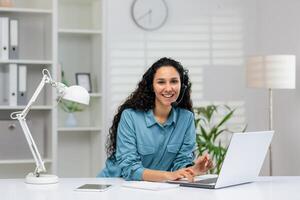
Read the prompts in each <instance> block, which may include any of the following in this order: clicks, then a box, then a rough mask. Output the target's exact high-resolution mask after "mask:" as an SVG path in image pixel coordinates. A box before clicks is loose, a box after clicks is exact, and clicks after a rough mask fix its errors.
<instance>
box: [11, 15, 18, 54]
mask: <svg viewBox="0 0 300 200" xmlns="http://www.w3.org/2000/svg"><path fill="white" fill-rule="evenodd" d="M18 35H19V33H18V20H15V19H12V20H10V22H9V41H10V43H9V58H10V59H17V58H18V52H19V47H18Z"/></svg>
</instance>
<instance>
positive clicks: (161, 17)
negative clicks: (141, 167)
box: [131, 0, 168, 31]
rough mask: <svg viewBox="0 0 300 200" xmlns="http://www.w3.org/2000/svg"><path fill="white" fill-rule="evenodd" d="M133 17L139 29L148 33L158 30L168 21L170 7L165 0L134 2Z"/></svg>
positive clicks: (139, 0)
mask: <svg viewBox="0 0 300 200" xmlns="http://www.w3.org/2000/svg"><path fill="white" fill-rule="evenodd" d="M131 16H132V19H133V21H134V23H135V24H136V25H137V26H138V27H139V28H142V29H143V30H147V31H153V30H157V29H159V28H161V27H162V26H163V25H164V24H165V23H166V21H167V18H168V6H167V3H166V2H165V0H134V1H133V3H132V5H131Z"/></svg>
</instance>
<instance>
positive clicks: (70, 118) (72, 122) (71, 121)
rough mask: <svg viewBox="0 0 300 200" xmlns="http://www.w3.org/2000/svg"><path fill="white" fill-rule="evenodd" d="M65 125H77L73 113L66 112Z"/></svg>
mask: <svg viewBox="0 0 300 200" xmlns="http://www.w3.org/2000/svg"><path fill="white" fill-rule="evenodd" d="M65 125H66V127H75V126H77V119H76V117H75V115H74V113H68V115H67V118H66V121H65Z"/></svg>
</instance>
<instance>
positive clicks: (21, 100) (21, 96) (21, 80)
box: [17, 65, 27, 105]
mask: <svg viewBox="0 0 300 200" xmlns="http://www.w3.org/2000/svg"><path fill="white" fill-rule="evenodd" d="M26 91H27V67H26V65H19V73H18V97H17V98H18V105H26V104H27V95H26V94H27V93H26Z"/></svg>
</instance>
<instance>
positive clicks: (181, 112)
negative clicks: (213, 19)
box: [98, 58, 212, 181]
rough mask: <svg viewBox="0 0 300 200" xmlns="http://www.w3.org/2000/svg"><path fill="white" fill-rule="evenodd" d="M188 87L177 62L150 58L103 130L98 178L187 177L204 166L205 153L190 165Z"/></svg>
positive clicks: (206, 161)
mask: <svg viewBox="0 0 300 200" xmlns="http://www.w3.org/2000/svg"><path fill="white" fill-rule="evenodd" d="M190 91H191V84H190V81H189V77H188V73H187V71H186V70H184V68H183V67H182V65H181V64H180V63H179V62H177V61H175V60H172V59H170V58H161V59H159V60H158V61H157V62H155V63H154V64H153V65H152V66H151V67H150V68H149V69H148V70H147V71H146V73H145V74H144V75H143V78H142V80H141V81H140V82H139V83H138V87H137V89H136V90H135V91H134V92H133V93H132V94H131V95H130V96H129V97H128V98H127V100H126V101H125V102H124V103H123V104H122V105H121V106H120V107H119V109H118V112H117V114H116V115H115V117H114V119H113V124H112V127H111V128H110V130H109V137H108V143H107V154H108V159H107V161H106V167H105V168H104V169H103V170H102V172H101V173H100V174H99V175H98V176H101V177H123V178H125V179H126V180H146V181H166V180H176V179H180V178H183V177H185V178H188V180H190V181H192V180H193V177H194V176H195V175H199V174H201V173H205V172H206V171H207V170H208V169H210V168H211V167H212V163H211V161H210V159H209V158H208V156H203V157H200V158H199V159H198V160H197V161H196V164H195V165H193V160H194V154H193V150H194V149H195V146H196V133H195V124H194V115H193V112H192V102H191V98H190ZM178 97H180V98H179V101H177V103H176V104H174V102H175V101H176V100H177V99H178Z"/></svg>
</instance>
